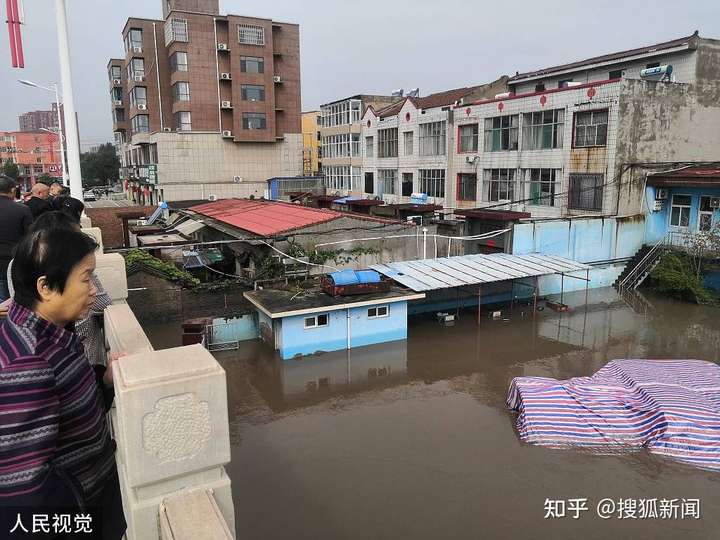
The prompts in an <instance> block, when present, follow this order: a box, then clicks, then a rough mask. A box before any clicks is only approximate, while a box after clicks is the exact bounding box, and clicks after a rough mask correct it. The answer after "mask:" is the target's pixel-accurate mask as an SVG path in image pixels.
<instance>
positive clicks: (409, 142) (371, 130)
mask: <svg viewBox="0 0 720 540" xmlns="http://www.w3.org/2000/svg"><path fill="white" fill-rule="evenodd" d="M507 80H508V78H507V77H501V78H499V79H498V80H496V81H494V82H492V83H489V84H484V85H478V86H471V87H463V88H455V89H452V90H447V91H444V92H438V93H435V94H430V95H428V96H425V97H406V98H404V99H402V100H400V101H398V102H396V103H394V104H391V105H389V106H386V107H383V108H376V107H374V106H372V105H371V106H369V107H368V108H367V109H366V110H365V114H364V115H363V117H362V131H361V149H362V156H363V168H362V174H363V182H362V188H361V191H362V193H363V195H364V196H375V197H379V198H382V199H383V200H384V201H385V202H387V203H390V204H396V203H407V202H409V201H410V197H411V195H412V194H413V193H424V194H426V195H427V196H428V197H429V201H430V202H433V203H435V204H443V205H445V206H446V207H450V208H451V207H453V205H452V204H451V203H450V201H451V200H452V197H453V193H454V189H451V188H450V187H449V186H448V181H449V178H450V177H451V175H452V174H451V171H450V170H449V164H451V163H452V156H453V147H454V142H453V141H454V136H453V134H454V129H453V127H452V126H453V125H454V123H455V111H454V107H455V106H456V105H461V104H463V103H466V102H473V101H475V100H477V99H480V98H484V97H494V96H495V95H496V94H498V93H502V92H506V91H507Z"/></svg>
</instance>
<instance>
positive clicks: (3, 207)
mask: <svg viewBox="0 0 720 540" xmlns="http://www.w3.org/2000/svg"><path fill="white" fill-rule="evenodd" d="M16 187H17V184H16V183H15V180H13V179H12V178H10V177H9V176H5V175H0V303H2V302H4V301H5V300H7V298H8V297H9V296H10V295H9V293H8V287H7V286H8V284H7V279H6V275H7V267H8V264H10V260H11V259H12V251H13V248H14V247H15V246H16V245H17V244H18V242H20V240H21V239H22V237H23V236H25V233H26V232H27V231H28V229H29V228H30V225H31V224H32V221H33V217H32V213H31V212H30V209H29V208H27V207H26V206H25V205H22V204H18V203H16V202H15V188H16Z"/></svg>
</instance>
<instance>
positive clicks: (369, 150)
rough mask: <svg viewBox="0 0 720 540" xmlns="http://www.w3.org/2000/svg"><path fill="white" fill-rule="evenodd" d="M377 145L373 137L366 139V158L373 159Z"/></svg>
mask: <svg viewBox="0 0 720 540" xmlns="http://www.w3.org/2000/svg"><path fill="white" fill-rule="evenodd" d="M374 150H375V145H374V144H373V138H372V137H365V157H373V156H374V155H375V151H374Z"/></svg>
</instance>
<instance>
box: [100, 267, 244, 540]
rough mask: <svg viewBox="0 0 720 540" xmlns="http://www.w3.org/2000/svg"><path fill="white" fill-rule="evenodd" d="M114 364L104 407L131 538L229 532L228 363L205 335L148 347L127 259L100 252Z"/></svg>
mask: <svg viewBox="0 0 720 540" xmlns="http://www.w3.org/2000/svg"><path fill="white" fill-rule="evenodd" d="M97 268H98V270H97V275H98V277H99V279H100V281H101V282H102V284H103V287H104V288H105V289H106V290H107V291H108V293H109V294H110V297H111V298H112V299H113V302H114V305H112V306H110V307H109V308H108V309H107V310H105V314H104V318H105V337H106V344H107V347H108V351H109V352H113V353H126V354H127V356H124V357H122V358H121V359H120V360H119V361H118V362H116V363H115V364H114V365H113V378H114V384H115V403H114V407H113V409H112V411H111V413H110V418H111V426H112V430H113V434H114V437H115V440H116V442H117V453H116V460H117V466H118V475H119V477H120V488H121V492H122V502H123V509H124V511H125V518H126V520H127V523H128V528H127V533H126V534H127V538H128V539H129V540H158V539H160V538H162V539H163V540H170V539H173V540H179V539H181V538H183V539H184V538H187V539H193V540H195V539H199V540H202V539H205V538H207V539H210V538H213V539H222V538H234V537H235V513H234V507H233V501H232V494H231V489H230V478H229V477H228V476H227V474H226V472H225V465H226V464H227V463H229V462H230V437H229V428H228V411H227V388H226V380H225V371H224V370H223V369H222V367H221V366H220V365H219V364H218V362H217V361H216V360H215V359H214V358H213V356H212V355H211V354H210V353H209V352H208V351H207V350H205V349H204V348H203V347H202V346H201V345H190V346H187V347H177V348H174V349H165V350H159V351H156V350H153V347H152V345H151V343H150V340H149V339H148V338H147V336H146V335H145V332H144V331H143V329H142V327H141V325H140V324H139V322H138V321H137V319H136V318H135V315H134V314H133V312H132V310H131V309H130V307H129V306H128V305H127V303H126V302H125V300H126V299H127V280H126V278H125V262H124V259H123V258H122V257H121V256H120V255H117V254H109V255H105V254H98V255H97Z"/></svg>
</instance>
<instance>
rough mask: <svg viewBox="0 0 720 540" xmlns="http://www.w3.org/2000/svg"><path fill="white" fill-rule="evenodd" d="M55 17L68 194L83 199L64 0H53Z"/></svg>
mask: <svg viewBox="0 0 720 540" xmlns="http://www.w3.org/2000/svg"><path fill="white" fill-rule="evenodd" d="M55 17H56V22H57V33H58V53H59V55H60V77H61V81H62V88H63V114H64V116H65V133H66V137H65V147H66V148H67V161H68V174H69V176H70V195H71V196H72V197H74V198H76V199H78V200H81V201H82V200H83V188H82V172H81V170H80V141H79V140H78V128H77V123H76V115H75V102H74V100H73V87H72V72H71V70H70V44H69V41H68V32H67V14H66V12H65V0H55Z"/></svg>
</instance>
